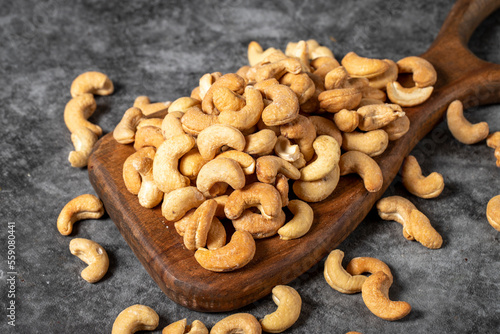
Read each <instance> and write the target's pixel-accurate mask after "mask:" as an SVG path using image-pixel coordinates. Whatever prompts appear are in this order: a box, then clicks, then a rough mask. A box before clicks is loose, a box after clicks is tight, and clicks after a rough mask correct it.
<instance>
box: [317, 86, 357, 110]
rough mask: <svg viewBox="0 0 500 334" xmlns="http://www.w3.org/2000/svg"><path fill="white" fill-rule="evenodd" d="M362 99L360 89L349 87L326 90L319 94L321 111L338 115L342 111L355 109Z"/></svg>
mask: <svg viewBox="0 0 500 334" xmlns="http://www.w3.org/2000/svg"><path fill="white" fill-rule="evenodd" d="M362 97H363V94H362V93H361V90H360V89H359V88H353V87H347V88H338V89H331V90H325V91H324V92H322V93H321V94H319V96H318V100H319V106H320V108H321V109H324V110H326V111H327V112H330V113H336V112H339V111H340V110H342V109H348V110H351V109H355V108H356V107H357V106H358V105H359V103H360V102H361V99H362Z"/></svg>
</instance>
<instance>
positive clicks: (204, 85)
mask: <svg viewBox="0 0 500 334" xmlns="http://www.w3.org/2000/svg"><path fill="white" fill-rule="evenodd" d="M221 76H222V73H220V72H213V73H205V74H204V75H203V76H202V77H201V78H200V80H199V81H198V83H199V86H198V87H199V89H200V93H199V95H200V98H201V99H203V98H205V95H206V94H207V92H208V90H209V89H210V87H211V86H212V85H213V83H214V82H215V81H217V80H218V79H219V78H220V77H221Z"/></svg>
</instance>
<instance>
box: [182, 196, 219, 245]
mask: <svg viewBox="0 0 500 334" xmlns="http://www.w3.org/2000/svg"><path fill="white" fill-rule="evenodd" d="M216 209H217V202H216V201H214V200H213V199H208V200H206V201H205V202H203V203H202V204H201V205H200V206H199V207H198V208H197V209H196V210H195V212H194V214H192V215H191V216H190V217H189V219H188V221H187V222H185V229H184V236H183V238H184V239H183V240H184V246H186V248H187V249H189V250H196V249H198V248H201V247H205V245H206V244H207V238H208V231H209V230H210V226H211V223H212V219H213V218H214V216H215V210H216Z"/></svg>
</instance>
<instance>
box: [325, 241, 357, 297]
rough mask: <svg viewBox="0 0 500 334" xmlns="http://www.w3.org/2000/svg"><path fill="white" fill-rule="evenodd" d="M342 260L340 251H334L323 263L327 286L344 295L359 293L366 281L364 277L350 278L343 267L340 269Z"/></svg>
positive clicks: (342, 254) (342, 253) (342, 255)
mask: <svg viewBox="0 0 500 334" xmlns="http://www.w3.org/2000/svg"><path fill="white" fill-rule="evenodd" d="M343 258H344V252H343V251H341V250H340V249H335V250H333V251H331V252H330V254H329V255H328V257H327V258H326V261H325V270H324V276H325V280H326V282H327V283H328V285H330V286H331V287H332V288H333V289H335V290H337V291H339V292H342V293H346V294H353V293H357V292H360V291H361V287H362V286H363V283H364V282H365V281H366V276H363V275H354V276H352V275H351V274H349V273H348V272H347V271H346V270H345V269H344V267H342V259H343Z"/></svg>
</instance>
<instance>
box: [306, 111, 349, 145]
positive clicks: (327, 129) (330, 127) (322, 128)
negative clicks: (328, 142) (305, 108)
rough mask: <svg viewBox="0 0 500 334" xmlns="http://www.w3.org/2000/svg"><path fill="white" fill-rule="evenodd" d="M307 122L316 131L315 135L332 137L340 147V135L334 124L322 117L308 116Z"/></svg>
mask: <svg viewBox="0 0 500 334" xmlns="http://www.w3.org/2000/svg"><path fill="white" fill-rule="evenodd" d="M309 120H310V121H311V123H312V124H313V125H314V128H315V129H316V135H317V136H321V135H327V136H330V137H333V138H334V139H335V140H336V141H337V142H338V143H339V145H342V134H341V133H340V130H339V129H338V128H337V126H336V125H335V123H334V122H332V121H331V120H329V119H328V118H325V117H322V116H309Z"/></svg>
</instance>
